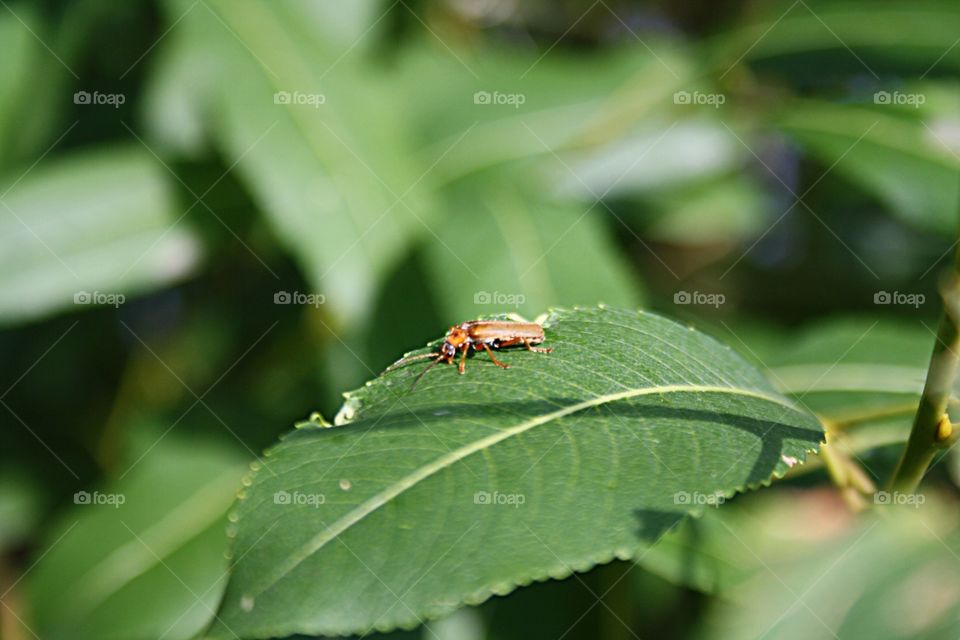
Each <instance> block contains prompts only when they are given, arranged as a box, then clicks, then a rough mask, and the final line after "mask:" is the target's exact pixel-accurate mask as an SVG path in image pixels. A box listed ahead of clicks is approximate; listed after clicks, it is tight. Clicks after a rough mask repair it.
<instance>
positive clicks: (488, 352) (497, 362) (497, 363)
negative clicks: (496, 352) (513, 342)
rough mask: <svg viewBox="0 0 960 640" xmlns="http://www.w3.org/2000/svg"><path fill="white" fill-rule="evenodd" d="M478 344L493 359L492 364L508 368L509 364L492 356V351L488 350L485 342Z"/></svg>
mask: <svg viewBox="0 0 960 640" xmlns="http://www.w3.org/2000/svg"><path fill="white" fill-rule="evenodd" d="M480 344H482V345H483V348H484V349H485V350H486V352H487V355H488V356H490V359H491V360H493V364H495V365H497V366H498V367H500V368H502V369H509V368H510V365H508V364H504V363H502V362H500V361H499V360H497V359H496V358H495V357H494V356H493V351H490V347H488V346H487V344H486V343H485V342H481V343H480Z"/></svg>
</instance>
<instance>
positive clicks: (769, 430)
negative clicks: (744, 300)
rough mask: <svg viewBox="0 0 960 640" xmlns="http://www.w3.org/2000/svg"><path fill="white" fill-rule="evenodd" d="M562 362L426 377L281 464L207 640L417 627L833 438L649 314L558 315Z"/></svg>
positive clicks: (346, 416)
mask: <svg viewBox="0 0 960 640" xmlns="http://www.w3.org/2000/svg"><path fill="white" fill-rule="evenodd" d="M544 328H545V333H546V341H545V345H547V346H550V347H552V348H553V349H554V351H553V352H552V353H550V354H541V353H532V352H527V351H525V350H522V349H520V350H510V351H506V350H505V351H503V352H500V353H499V354H498V357H499V358H501V359H502V360H503V361H504V362H506V363H509V364H510V365H511V367H510V369H508V370H505V371H504V370H501V369H499V368H497V367H495V366H494V365H492V364H491V363H490V362H489V361H487V357H486V355H481V356H478V357H475V358H472V359H470V361H469V362H468V363H467V365H468V366H467V371H466V375H464V376H462V377H461V376H458V375H457V371H456V368H455V367H451V366H437V367H435V368H434V369H433V370H432V371H430V373H429V374H427V375H426V376H425V377H424V379H423V380H422V381H421V382H420V384H419V386H418V387H417V388H416V390H411V388H410V384H411V381H412V379H413V378H414V376H416V375H417V374H418V373H419V372H420V371H421V369H422V367H423V366H426V365H424V364H422V363H421V364H420V366H414V365H410V367H409V368H408V369H401V370H400V371H398V372H393V373H390V374H388V375H385V376H383V377H380V378H378V379H376V380H374V381H372V382H371V383H369V384H368V385H367V386H366V387H364V388H362V389H360V390H359V391H356V392H354V393H352V394H349V395H348V399H347V402H346V403H345V405H344V407H343V409H342V410H341V412H340V414H339V416H338V424H340V425H341V426H337V427H333V428H317V427H305V428H301V429H299V430H297V431H296V432H294V433H292V434H290V435H288V436H286V437H285V438H284V439H283V440H282V441H281V442H280V443H279V444H277V445H276V446H275V447H273V448H272V449H271V450H269V451H268V452H267V455H266V457H265V458H264V463H265V464H264V465H263V468H262V469H261V470H259V471H258V472H257V473H256V474H255V475H254V476H253V478H252V485H251V486H250V488H249V489H247V490H246V491H245V492H244V493H243V494H242V496H241V500H240V501H239V503H238V505H237V509H236V512H235V513H234V514H232V516H231V517H232V520H233V521H234V522H235V525H234V529H233V531H232V532H231V535H232V536H234V542H233V545H232V550H231V553H232V557H233V558H234V562H233V566H232V569H231V578H230V582H229V585H228V587H227V592H226V594H225V596H224V600H223V604H222V607H221V610H220V612H219V616H218V620H217V621H215V623H214V625H213V627H212V629H211V631H210V635H211V637H214V638H219V637H231V630H232V631H233V632H236V633H238V634H240V635H242V636H244V637H257V638H264V637H270V636H284V635H288V634H291V633H295V632H299V633H308V634H348V633H363V632H366V631H369V630H370V629H379V630H386V629H392V628H395V627H398V626H399V627H412V626H415V625H417V624H418V623H419V622H421V621H423V620H424V619H429V618H435V617H438V616H441V615H443V614H445V613H448V612H450V611H452V610H453V609H455V608H457V607H459V606H461V605H463V604H477V603H480V602H482V601H484V600H486V599H487V598H489V597H490V596H492V595H495V594H496V595H502V594H506V593H509V592H510V591H512V590H513V589H515V588H516V587H517V586H520V585H526V584H529V583H530V582H533V581H542V580H546V579H548V578H562V577H565V576H568V575H570V573H571V572H573V571H586V570H588V569H590V568H591V567H592V566H594V565H596V564H598V563H605V562H609V561H610V560H612V559H614V558H630V557H633V556H634V555H635V554H637V553H638V551H640V550H641V549H643V548H645V547H647V546H648V545H649V544H651V543H653V542H654V541H656V540H657V539H658V538H659V537H660V536H661V535H662V534H663V532H664V531H666V530H667V529H668V528H670V527H671V526H673V525H675V524H676V523H677V522H678V521H679V520H681V519H682V518H683V517H684V516H685V515H686V514H688V513H696V512H700V511H702V510H703V509H704V508H705V507H704V506H703V505H704V503H705V502H709V501H716V500H717V499H719V498H718V496H720V495H723V496H729V495H732V494H733V493H734V492H736V491H740V490H743V489H745V488H748V487H755V486H757V485H759V484H762V483H768V482H770V480H771V479H772V478H773V477H775V476H780V475H782V474H783V473H785V472H786V470H787V468H788V467H789V466H790V465H791V464H793V463H795V462H797V461H800V460H803V459H804V458H805V456H806V453H807V452H808V451H811V450H814V449H815V448H816V447H817V443H818V442H819V441H820V439H821V436H822V432H821V429H820V425H819V423H818V422H817V421H816V420H815V419H814V418H813V417H812V416H810V415H809V414H807V413H805V412H803V411H801V410H798V409H796V408H795V407H794V406H793V405H792V404H791V403H790V402H789V401H787V400H786V399H785V398H783V397H782V396H780V395H778V394H777V393H776V392H775V391H774V390H773V389H772V388H771V387H770V385H769V383H768V382H767V381H766V380H765V378H764V377H763V375H762V374H761V373H760V372H759V371H757V370H755V369H753V368H752V367H751V366H750V365H748V364H747V363H745V362H744V361H743V360H741V359H740V358H739V357H738V356H736V355H735V354H734V353H733V352H732V351H731V350H730V349H728V348H726V347H724V346H723V345H721V344H719V343H717V342H715V341H714V340H712V339H711V338H709V337H707V336H706V335H704V334H702V333H700V332H697V331H695V330H693V329H691V328H689V327H686V326H683V325H680V324H677V323H675V322H673V321H670V320H667V319H665V318H662V317H659V316H655V315H652V314H648V313H645V312H642V311H641V312H637V311H625V310H614V309H608V308H604V307H600V308H590V309H575V310H572V311H555V312H553V313H552V314H550V315H549V317H548V318H547V319H546V321H545V323H544Z"/></svg>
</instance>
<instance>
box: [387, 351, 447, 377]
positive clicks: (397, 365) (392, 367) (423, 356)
mask: <svg viewBox="0 0 960 640" xmlns="http://www.w3.org/2000/svg"><path fill="white" fill-rule="evenodd" d="M436 357H437V354H436V353H421V354H420V355H418V356H410V357H409V358H401V359H400V360H397V361H396V362H394V363H393V364H392V365H390V366H389V367H387V368H386V369H384V370H383V372H384V373H390V372H391V371H394V370H395V369H399V368H400V367H402V366H403V365H405V364H410V363H411V362H416V361H417V360H425V359H427V358H436Z"/></svg>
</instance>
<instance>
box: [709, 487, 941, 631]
mask: <svg viewBox="0 0 960 640" xmlns="http://www.w3.org/2000/svg"><path fill="white" fill-rule="evenodd" d="M881 496H883V497H881ZM761 497H763V498H767V499H766V500H757V504H756V505H751V508H749V509H747V510H745V511H746V513H744V515H748V514H749V516H750V517H749V519H744V520H743V521H742V522H738V521H737V520H736V519H734V520H731V521H729V522H725V526H724V527H723V529H725V537H724V540H725V541H726V542H727V545H728V548H730V549H732V550H735V552H736V555H735V556H732V557H742V556H744V555H745V553H744V552H746V560H745V562H744V564H743V565H741V566H746V567H748V568H749V570H750V574H751V575H750V576H749V577H748V578H747V579H745V580H742V581H741V582H740V583H739V584H736V585H734V586H732V587H731V588H728V589H727V590H726V591H725V593H724V596H725V599H726V601H727V604H726V605H725V606H721V607H713V608H711V610H710V613H709V614H708V616H707V618H706V620H705V621H704V624H703V629H702V630H703V631H704V632H706V631H707V630H709V633H703V634H701V635H700V637H707V638H715V637H722V638H761V637H762V638H776V639H784V640H786V639H797V640H799V639H801V638H824V637H826V638H830V637H834V638H882V639H884V640H886V639H888V638H889V639H907V638H911V639H913V638H930V639H933V638H946V637H951V636H952V635H953V634H954V633H955V630H956V628H957V623H958V620H960V604H958V603H960V586H958V583H957V579H956V575H957V571H956V563H957V551H958V550H960V537H958V535H957V532H958V529H957V517H956V505H955V504H953V503H949V502H944V501H943V500H942V499H940V498H939V497H938V496H937V495H936V494H928V495H927V496H923V495H910V496H907V495H904V494H884V493H880V494H878V500H879V501H880V502H881V503H882V502H884V501H889V502H890V503H893V501H894V500H895V501H897V502H898V503H899V504H900V505H901V506H899V508H898V507H894V506H884V507H879V508H878V510H879V509H882V512H880V513H878V512H877V510H875V511H873V512H868V513H866V514H865V515H864V516H863V517H860V518H857V517H854V516H853V515H852V514H851V513H850V512H849V510H848V509H847V507H846V506H845V505H844V504H843V503H842V501H841V500H840V499H839V498H838V497H837V496H836V495H835V494H833V493H832V492H830V491H829V490H827V491H814V492H808V493H806V494H803V495H799V494H793V495H790V496H785V495H779V496H776V495H773V496H760V495H758V496H757V498H761ZM785 498H786V499H785ZM751 502H752V501H751ZM738 506H739V505H731V507H733V509H736V508H737V507H738ZM726 513H727V512H726V510H721V511H720V512H719V513H718V514H717V516H719V517H718V518H716V519H717V520H720V519H724V520H726ZM757 523H763V526H757Z"/></svg>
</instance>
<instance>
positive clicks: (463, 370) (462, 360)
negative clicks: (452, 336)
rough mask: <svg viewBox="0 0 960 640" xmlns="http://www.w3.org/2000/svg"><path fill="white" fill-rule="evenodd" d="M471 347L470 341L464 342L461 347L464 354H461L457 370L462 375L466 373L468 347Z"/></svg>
mask: <svg viewBox="0 0 960 640" xmlns="http://www.w3.org/2000/svg"><path fill="white" fill-rule="evenodd" d="M469 347H470V345H469V344H468V343H466V342H464V343H463V346H462V347H460V351H461V353H462V354H463V355H461V356H460V364H459V365H457V370H458V371H459V372H460V375H463V374H464V373H466V366H467V349H468V348H469Z"/></svg>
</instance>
